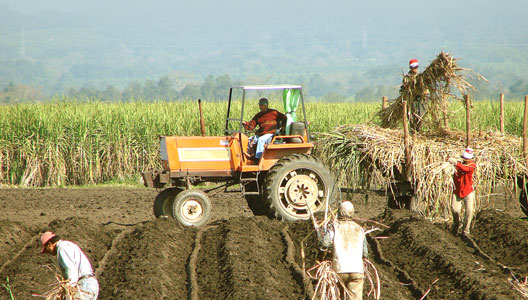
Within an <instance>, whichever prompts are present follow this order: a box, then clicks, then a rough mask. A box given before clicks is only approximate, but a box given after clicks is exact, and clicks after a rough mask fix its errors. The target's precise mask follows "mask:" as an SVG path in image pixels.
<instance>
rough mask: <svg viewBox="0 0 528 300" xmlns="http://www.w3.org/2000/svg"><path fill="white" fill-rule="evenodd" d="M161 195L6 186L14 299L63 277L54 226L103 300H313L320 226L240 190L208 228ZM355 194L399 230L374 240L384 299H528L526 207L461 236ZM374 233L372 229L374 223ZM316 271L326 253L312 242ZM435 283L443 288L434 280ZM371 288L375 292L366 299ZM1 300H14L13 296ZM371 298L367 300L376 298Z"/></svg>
mask: <svg viewBox="0 0 528 300" xmlns="http://www.w3.org/2000/svg"><path fill="white" fill-rule="evenodd" d="M156 194H157V192H156V191H154V190H149V189H142V188H97V189H95V188H94V189H0V205H1V207H2V208H3V212H4V214H3V219H2V220H0V236H2V237H3V242H2V243H0V279H1V280H2V283H6V281H5V280H6V278H9V282H10V284H11V288H12V291H13V294H14V296H15V299H38V298H35V297H34V296H32V295H33V294H42V293H44V292H46V291H47V290H48V289H49V286H48V285H49V284H50V283H51V282H53V276H52V273H51V272H50V271H49V270H47V268H45V267H44V266H46V265H49V266H52V267H53V266H54V264H55V262H56V259H54V258H52V257H50V256H42V255H38V252H39V250H40V245H39V234H40V233H41V232H43V231H45V230H47V229H52V230H54V231H55V232H57V233H58V234H59V235H61V236H62V237H63V238H65V239H68V240H72V241H74V242H76V243H78V244H79V245H80V246H81V247H82V248H83V249H84V251H85V252H86V254H87V255H88V257H89V258H90V260H91V261H92V264H93V267H94V269H95V270H96V273H97V275H98V278H99V282H100V285H101V292H100V297H99V299H191V300H197V299H248V300H250V299H309V298H310V297H311V295H312V294H313V283H312V282H310V281H309V280H306V279H303V271H302V266H303V260H302V259H301V255H300V249H301V241H302V240H303V239H304V238H305V237H306V236H307V235H308V234H310V233H311V232H312V227H311V223H310V222H296V223H285V222H279V221H275V220H270V219H268V218H266V217H264V216H254V215H253V213H252V212H251V210H250V209H249V207H248V205H247V203H246V201H245V200H244V198H242V197H240V196H239V195H238V194H219V195H216V196H214V197H212V202H213V219H212V220H211V221H210V222H209V223H208V225H206V226H204V227H202V228H200V229H194V228H185V227H182V226H180V225H179V224H177V223H176V222H174V221H172V220H163V219H160V220H154V217H153V213H152V203H153V199H154V197H155V196H156ZM349 197H350V198H351V199H352V201H353V202H354V204H355V205H356V210H357V213H358V216H359V217H361V218H368V219H376V220H377V221H380V222H382V223H383V224H385V225H387V226H388V227H389V228H386V229H383V231H380V232H378V233H377V237H386V238H380V239H377V238H375V236H369V238H368V241H369V251H370V258H371V261H373V262H374V264H375V265H376V267H377V268H378V271H379V273H380V276H381V281H382V289H381V295H382V297H381V299H398V300H400V299H420V298H421V297H422V295H423V294H425V293H426V292H428V290H429V289H430V291H429V293H428V297H427V298H425V299H522V298H521V296H520V294H519V293H518V292H516V291H515V290H513V289H512V285H511V284H510V283H509V282H508V279H509V278H511V274H512V273H513V274H516V275H519V276H525V275H526V274H528V230H527V229H528V223H527V222H526V221H525V220H522V219H520V217H521V216H522V212H521V211H520V209H519V208H518V205H517V203H518V202H516V201H514V200H511V201H504V199H503V198H501V197H497V198H493V199H492V201H491V202H490V204H489V208H488V209H486V210H483V211H482V212H480V213H479V214H478V215H477V217H476V220H475V223H474V224H475V226H474V228H473V229H472V236H473V238H472V239H463V238H461V237H457V236H454V235H452V234H451V233H450V232H449V230H448V226H447V225H446V224H432V223H430V222H428V221H426V220H424V219H423V218H421V217H419V216H418V215H414V214H412V213H410V212H408V211H398V210H385V200H384V199H385V198H384V196H383V195H382V194H378V193H376V192H368V193H367V194H362V193H356V194H351V195H349ZM363 225H365V226H370V225H369V224H367V223H364V224H363ZM304 249H305V252H306V261H305V263H306V267H311V266H313V265H314V263H315V261H316V260H320V259H322V258H323V253H321V252H320V251H318V247H317V241H316V240H315V238H314V237H313V236H311V237H309V238H308V239H306V242H305V245H304ZM433 282H434V284H432V283H433ZM368 291H369V286H368V284H366V285H365V296H366V295H367V292H368ZM0 299H9V295H8V294H7V293H6V291H5V290H4V289H1V290H0ZM365 299H367V298H366V297H365Z"/></svg>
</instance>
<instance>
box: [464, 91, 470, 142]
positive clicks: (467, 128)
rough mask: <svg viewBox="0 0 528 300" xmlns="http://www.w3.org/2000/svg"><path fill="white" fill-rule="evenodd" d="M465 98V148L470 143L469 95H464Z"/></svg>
mask: <svg viewBox="0 0 528 300" xmlns="http://www.w3.org/2000/svg"><path fill="white" fill-rule="evenodd" d="M464 99H465V100H466V148H467V147H469V145H471V113H470V112H471V107H470V103H469V95H464Z"/></svg>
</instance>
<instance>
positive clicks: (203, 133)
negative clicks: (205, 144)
mask: <svg viewBox="0 0 528 300" xmlns="http://www.w3.org/2000/svg"><path fill="white" fill-rule="evenodd" d="M198 107H199V108H200V130H201V131H202V136H205V120H204V116H203V111H202V100H201V99H198Z"/></svg>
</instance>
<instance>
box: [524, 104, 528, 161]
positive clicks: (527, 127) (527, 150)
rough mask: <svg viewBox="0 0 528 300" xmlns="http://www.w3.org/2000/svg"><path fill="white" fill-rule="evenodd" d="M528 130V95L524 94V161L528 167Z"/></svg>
mask: <svg viewBox="0 0 528 300" xmlns="http://www.w3.org/2000/svg"><path fill="white" fill-rule="evenodd" d="M527 131H528V95H526V96H524V120H523V155H524V163H525V166H526V167H527V168H528V138H527V137H526V135H527V133H526V132H527Z"/></svg>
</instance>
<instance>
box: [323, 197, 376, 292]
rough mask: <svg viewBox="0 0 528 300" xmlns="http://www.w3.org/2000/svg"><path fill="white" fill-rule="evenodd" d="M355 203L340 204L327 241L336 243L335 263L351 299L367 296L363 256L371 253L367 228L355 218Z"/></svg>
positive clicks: (333, 260) (345, 202) (327, 235)
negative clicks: (365, 294) (366, 236)
mask: <svg viewBox="0 0 528 300" xmlns="http://www.w3.org/2000/svg"><path fill="white" fill-rule="evenodd" d="M353 216H354V205H353V204H352V203H351V202H350V201H343V202H342V203H341V204H340V206H339V219H338V220H336V221H334V223H333V224H332V225H331V226H330V227H329V228H328V231H327V233H326V234H325V236H324V237H323V240H330V242H331V243H333V247H334V251H333V259H332V266H333V269H334V271H335V272H336V273H337V274H338V275H339V278H341V280H342V281H343V283H344V285H345V287H346V288H347V290H348V294H349V295H350V299H351V300H361V299H362V298H363V282H364V266H363V257H367V256H368V248H367V240H366V238H365V231H364V230H363V228H362V227H361V226H359V224H357V223H356V222H354V221H353V220H352V217H353Z"/></svg>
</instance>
